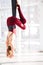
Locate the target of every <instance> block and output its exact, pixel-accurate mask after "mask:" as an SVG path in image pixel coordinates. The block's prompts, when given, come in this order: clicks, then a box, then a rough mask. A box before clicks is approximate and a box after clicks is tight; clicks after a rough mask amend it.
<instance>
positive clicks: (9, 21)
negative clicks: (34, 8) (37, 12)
mask: <svg viewBox="0 0 43 65" xmlns="http://www.w3.org/2000/svg"><path fill="white" fill-rule="evenodd" d="M18 12H19V16H20V19H18V18H16V17H14V16H11V17H9V18H8V19H7V26H13V25H15V24H16V25H17V26H19V27H20V28H22V29H25V25H24V24H25V23H26V19H25V18H24V16H23V14H22V12H21V9H20V6H19V5H18Z"/></svg>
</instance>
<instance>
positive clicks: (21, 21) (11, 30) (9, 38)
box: [6, 3, 26, 57]
mask: <svg viewBox="0 0 43 65" xmlns="http://www.w3.org/2000/svg"><path fill="white" fill-rule="evenodd" d="M16 8H17V9H18V12H19V16H20V19H18V18H16V17H14V16H11V17H9V18H8V19H7V26H8V30H9V32H8V36H7V41H6V44H7V56H8V57H12V56H13V46H12V37H13V33H14V34H15V33H16V27H15V25H17V26H19V27H20V28H21V29H23V30H25V28H26V26H25V23H26V19H25V18H24V16H23V14H22V12H21V9H20V5H19V4H18V3H17V5H16Z"/></svg>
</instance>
